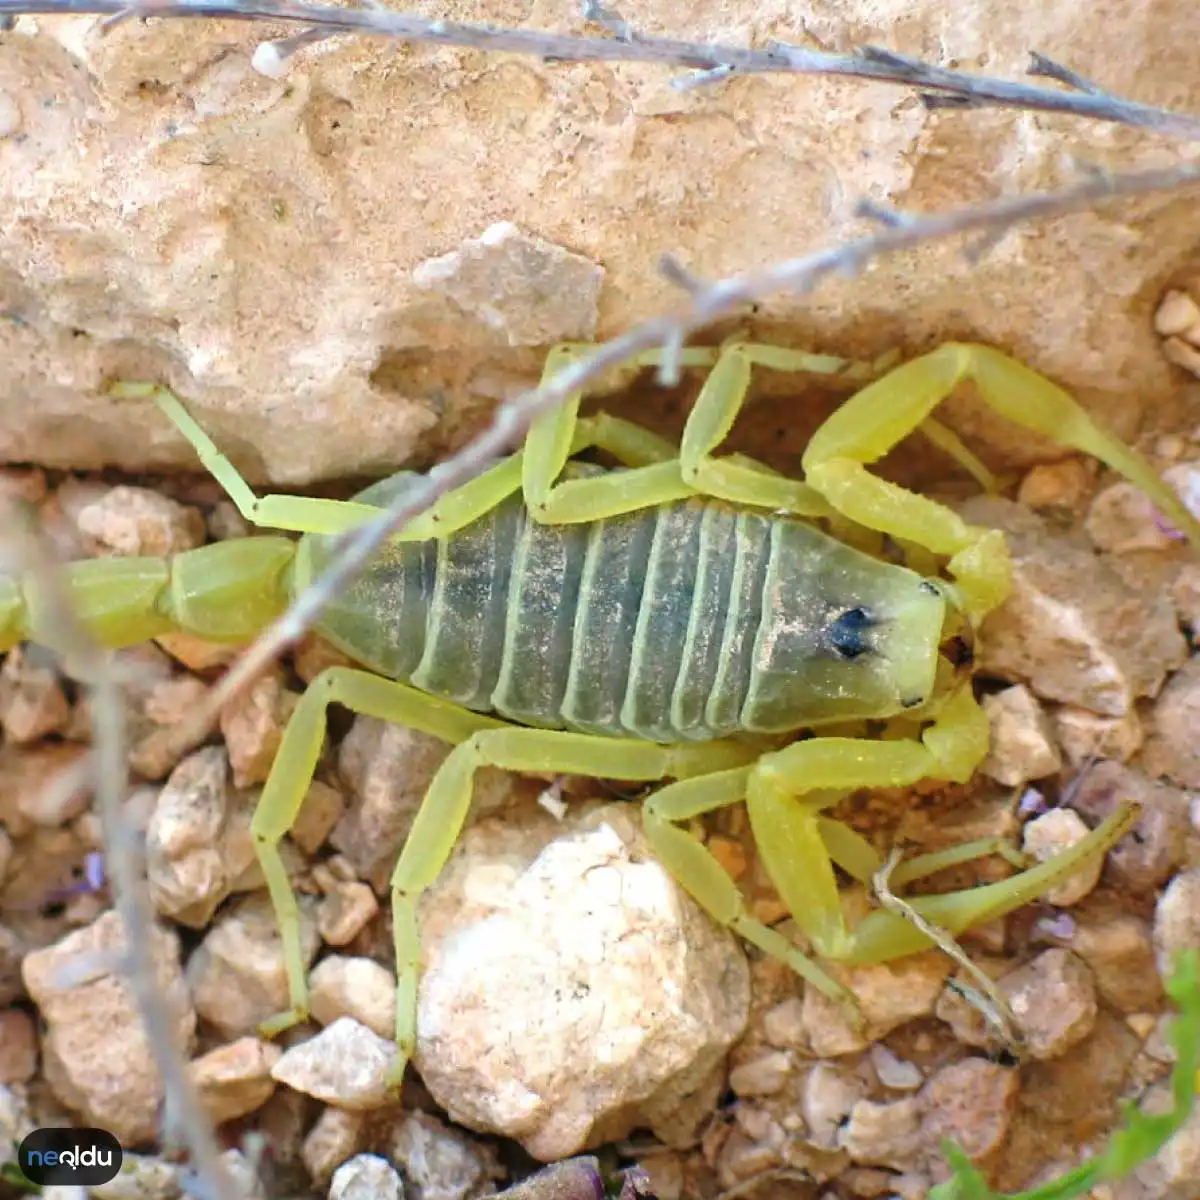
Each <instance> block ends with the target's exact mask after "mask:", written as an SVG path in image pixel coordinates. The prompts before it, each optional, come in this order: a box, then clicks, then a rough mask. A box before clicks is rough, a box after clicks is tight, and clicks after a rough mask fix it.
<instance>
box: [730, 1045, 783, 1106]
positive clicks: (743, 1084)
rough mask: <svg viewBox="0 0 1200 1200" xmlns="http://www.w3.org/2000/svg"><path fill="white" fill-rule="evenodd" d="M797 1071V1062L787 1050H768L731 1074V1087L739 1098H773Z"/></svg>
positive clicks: (740, 1064) (736, 1068) (741, 1065)
mask: <svg viewBox="0 0 1200 1200" xmlns="http://www.w3.org/2000/svg"><path fill="white" fill-rule="evenodd" d="M795 1069H796V1060H795V1058H794V1056H793V1055H792V1054H790V1053H789V1052H788V1051H786V1050H767V1051H765V1052H764V1053H763V1054H760V1055H758V1056H757V1057H756V1058H752V1059H750V1060H749V1061H747V1062H743V1063H739V1064H738V1065H737V1066H736V1067H734V1068H733V1069H732V1070H731V1071H730V1072H729V1087H730V1089H731V1090H732V1091H734V1092H736V1093H737V1095H739V1096H771V1095H774V1094H775V1093H776V1092H779V1091H781V1090H782V1089H783V1086H784V1084H785V1083H787V1081H788V1077H789V1076H790V1075H791V1074H792V1072H793V1071H795Z"/></svg>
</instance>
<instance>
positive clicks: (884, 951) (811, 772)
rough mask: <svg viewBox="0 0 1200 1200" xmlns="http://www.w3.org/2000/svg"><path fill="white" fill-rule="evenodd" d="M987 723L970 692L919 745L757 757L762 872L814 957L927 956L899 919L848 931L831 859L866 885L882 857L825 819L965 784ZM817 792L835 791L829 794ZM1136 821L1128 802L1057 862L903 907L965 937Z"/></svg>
mask: <svg viewBox="0 0 1200 1200" xmlns="http://www.w3.org/2000/svg"><path fill="white" fill-rule="evenodd" d="M986 739H987V722H986V718H985V717H984V716H983V713H982V712H981V711H980V709H979V707H978V705H977V704H976V703H975V700H974V698H973V696H972V695H971V692H970V690H969V687H964V688H962V689H960V690H959V691H958V692H956V693H954V695H953V696H952V697H951V698H950V699H949V700H948V701H947V702H946V704H945V705H944V706H943V707H942V709H941V711H940V712H939V714H938V716H937V718H936V719H935V721H934V723H933V724H932V725H931V726H930V727H929V728H928V729H926V730H925V731H924V733H923V734H922V737H921V740H920V741H919V742H918V741H907V742H905V741H895V742H879V741H863V740H859V739H855V738H830V737H819V738H813V739H811V740H809V741H803V742H796V743H794V744H793V745H791V746H787V747H785V748H783V749H782V750H778V751H774V752H772V753H769V754H765V755H763V757H762V758H760V759H759V760H758V762H757V763H756V764H755V765H754V767H753V768H752V769H751V772H750V776H749V779H748V781H747V784H746V803H747V811H748V813H749V816H750V826H751V829H752V830H753V832H754V840H755V845H756V846H757V848H758V853H759V856H760V859H761V861H762V863H763V866H764V867H765V868H766V871H767V874H768V876H769V877H770V879H771V881H772V883H773V884H774V885H775V887H776V889H777V890H778V892H779V894H780V897H781V898H782V899H783V902H784V903H785V904H786V905H787V907H788V909H789V911H790V912H791V913H792V915H793V917H794V919H795V921H796V924H797V925H799V926H800V928H801V929H802V930H803V931H804V933H805V934H806V936H807V937H808V939H809V941H810V942H811V943H812V946H813V949H814V950H815V952H816V953H817V954H818V955H819V956H821V957H823V958H827V959H830V960H832V961H835V962H841V963H846V964H862V963H875V962H886V961H889V960H891V959H895V958H902V957H904V956H905V955H908V954H914V953H916V952H917V951H919V950H924V949H927V948H928V947H929V946H930V945H931V942H930V939H929V938H928V937H926V936H925V934H924V933H922V932H921V931H920V930H918V929H917V928H916V927H915V926H913V925H912V924H910V923H909V922H908V921H906V920H905V919H904V918H903V917H900V916H898V915H896V914H893V913H890V912H884V911H876V912H872V913H871V914H870V915H869V916H867V917H866V918H864V919H863V920H862V921H861V922H859V923H858V925H857V926H856V927H855V928H854V929H853V930H850V929H849V928H848V927H847V924H846V921H845V917H844V915H843V911H842V907H841V901H840V898H839V895H838V890H837V883H836V880H835V878H834V874H833V869H832V864H831V861H830V860H831V859H832V860H833V861H836V862H838V863H839V864H840V865H842V866H843V867H845V868H846V869H848V870H849V871H850V873H851V874H852V875H853V876H855V877H856V878H858V879H860V880H863V881H864V882H868V881H869V880H870V878H871V875H872V874H873V873H874V870H877V869H878V866H879V860H878V858H877V857H876V855H875V853H874V851H873V850H872V849H871V848H870V846H869V845H868V844H867V843H866V841H865V840H864V839H862V838H860V837H858V835H857V834H854V833H853V832H852V831H850V830H847V829H845V828H844V827H842V826H840V825H839V823H838V822H835V821H831V820H829V819H828V818H826V817H824V816H822V815H821V813H820V810H821V808H823V807H825V806H827V805H828V804H829V802H830V798H831V797H832V798H834V799H836V797H837V796H838V795H839V794H841V793H844V792H845V791H846V790H848V789H854V788H862V787H904V786H910V785H911V784H914V783H916V782H917V781H918V780H919V779H922V778H926V777H932V778H937V779H951V780H956V781H962V780H963V779H965V778H968V777H969V776H970V774H971V771H972V770H973V769H974V765H975V763H976V762H977V761H978V755H979V754H980V753H981V751H980V747H981V746H986ZM813 789H832V790H831V791H830V792H829V793H828V794H826V795H816V796H814V794H813ZM1136 819H1137V809H1136V806H1133V805H1126V806H1124V807H1122V808H1121V809H1120V810H1119V811H1118V812H1117V813H1115V814H1114V815H1113V816H1112V817H1110V818H1109V819H1108V820H1107V821H1105V822H1104V823H1103V824H1102V825H1100V826H1099V827H1098V828H1096V829H1095V830H1093V831H1092V832H1091V833H1090V834H1088V836H1087V837H1085V838H1083V839H1082V840H1081V841H1079V842H1077V843H1076V844H1075V845H1073V846H1071V847H1070V848H1068V849H1067V850H1064V851H1063V852H1062V853H1060V854H1058V855H1056V856H1055V857H1053V858H1051V859H1048V860H1046V861H1045V862H1043V863H1039V864H1037V865H1036V866H1034V867H1031V868H1029V869H1028V870H1024V871H1021V872H1019V873H1018V874H1016V875H1014V876H1012V877H1011V878H1009V879H1006V880H1003V881H1001V882H999V883H992V884H985V885H982V886H979V887H974V888H967V889H964V890H962V891H958V892H950V893H948V894H946V895H940V896H922V897H916V898H910V899H908V900H906V903H907V904H909V905H910V906H911V907H912V908H914V909H915V910H916V911H917V912H919V913H920V914H921V915H922V916H924V917H926V918H927V919H929V920H930V921H933V922H935V923H936V924H938V925H940V926H942V927H943V928H945V929H946V930H948V931H949V932H950V933H961V932H962V931H963V930H964V929H968V928H970V927H972V926H974V925H978V924H981V923H983V922H985V921H989V920H992V919H994V918H996V917H1000V916H1003V915H1004V914H1006V913H1009V912H1012V911H1013V910H1014V909H1016V908H1020V907H1021V906H1022V905H1025V904H1028V903H1029V902H1030V901H1031V900H1033V899H1036V898H1037V897H1038V896H1040V895H1042V894H1043V893H1044V892H1046V891H1048V890H1050V889H1052V888H1053V887H1055V886H1056V885H1057V884H1058V883H1060V882H1061V881H1062V880H1063V879H1065V878H1067V877H1068V876H1069V875H1071V874H1072V873H1073V872H1074V871H1076V870H1077V869H1078V868H1079V867H1080V866H1081V865H1082V864H1083V863H1084V862H1086V861H1087V860H1088V859H1090V858H1092V857H1094V856H1096V855H1099V854H1102V853H1104V852H1105V851H1107V850H1108V849H1110V848H1111V847H1112V846H1113V845H1115V844H1116V843H1117V842H1118V841H1119V840H1120V839H1121V838H1122V837H1123V836H1124V835H1125V834H1126V833H1127V832H1128V831H1129V829H1130V827H1131V825H1132V824H1133V822H1134V821H1135V820H1136ZM994 848H996V847H992V846H989V844H988V843H987V842H976V843H971V844H969V845H968V846H967V847H955V848H954V849H953V850H952V851H949V852H945V853H935V854H932V855H922V856H921V857H919V858H916V859H913V860H912V863H911V864H910V865H909V866H908V869H907V873H902V872H904V871H905V868H904V866H901V867H900V868H899V869H898V871H897V875H898V876H899V878H900V879H901V880H906V881H911V880H912V879H914V878H917V877H919V876H921V875H924V874H928V873H931V872H932V871H933V870H938V869H941V867H943V866H947V865H950V864H951V863H952V862H953V861H956V859H955V856H956V855H964V856H966V857H975V856H976V855H977V854H979V853H986V852H988V851H989V850H990V849H994Z"/></svg>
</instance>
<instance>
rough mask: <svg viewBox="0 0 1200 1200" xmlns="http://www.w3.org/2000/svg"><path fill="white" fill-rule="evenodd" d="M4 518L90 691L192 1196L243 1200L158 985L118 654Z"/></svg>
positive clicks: (129, 948) (114, 835)
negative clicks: (131, 804) (130, 799)
mask: <svg viewBox="0 0 1200 1200" xmlns="http://www.w3.org/2000/svg"><path fill="white" fill-rule="evenodd" d="M0 517H2V518H3V519H2V520H0V527H2V528H3V529H4V540H5V544H6V549H7V550H8V551H9V553H11V554H12V555H13V556H14V557H15V559H16V560H17V562H18V563H19V564H20V567H21V570H22V573H23V574H24V575H25V576H26V578H28V579H29V580H30V581H31V582H32V584H33V585H34V586H35V587H36V589H37V596H38V602H39V606H40V610H41V613H42V619H43V620H44V622H45V629H46V632H47V634H48V638H47V641H48V642H49V643H50V644H52V645H53V646H54V647H55V648H56V649H57V650H58V651H59V652H60V653H61V654H63V655H64V657H65V658H66V660H67V662H68V663H69V665H70V669H71V672H72V674H73V675H75V676H76V678H78V679H79V680H80V681H81V682H82V683H84V685H85V686H86V689H87V696H88V704H89V708H90V711H91V717H92V740H93V743H94V747H93V750H92V752H91V754H90V755H89V759H90V760H91V762H92V764H93V768H94V769H93V773H92V775H91V776H90V778H91V780H93V781H94V789H95V801H96V810H97V812H98V815H99V817H100V825H101V831H102V833H103V837H104V850H105V870H106V873H107V876H108V880H109V883H110V886H111V889H112V896H113V907H114V908H115V909H116V910H117V913H118V915H119V916H120V918H121V926H122V930H123V933H124V942H125V950H124V953H123V955H122V956H121V963H120V967H121V970H122V973H123V974H124V975H125V978H126V980H127V981H128V984H129V988H130V990H131V991H132V993H133V996H134V1000H135V1001H136V1003H137V1006H138V1010H139V1012H140V1013H141V1018H142V1024H143V1026H144V1028H145V1030H146V1036H147V1038H148V1039H149V1041H150V1046H151V1049H152V1051H153V1054H154V1059H155V1062H156V1063H157V1064H158V1069H159V1071H160V1073H161V1074H162V1079H163V1091H164V1096H165V1108H166V1113H167V1120H168V1121H169V1122H174V1124H175V1127H176V1128H177V1129H178V1131H179V1135H180V1137H181V1139H182V1141H183V1144H184V1145H185V1146H186V1148H187V1150H188V1153H189V1155H190V1156H191V1164H192V1169H193V1171H194V1173H195V1177H196V1178H195V1183H194V1185H193V1189H192V1190H193V1191H194V1192H195V1193H196V1194H198V1195H202V1196H203V1197H204V1200H225V1198H226V1197H229V1198H230V1200H236V1197H237V1196H239V1195H240V1192H239V1191H236V1190H232V1187H233V1185H232V1181H231V1180H230V1179H229V1178H228V1172H227V1171H225V1169H224V1167H223V1165H222V1163H221V1161H220V1150H219V1149H218V1146H217V1142H216V1138H215V1137H214V1134H213V1128H212V1122H211V1121H209V1119H208V1115H207V1113H205V1111H204V1108H203V1107H202V1105H201V1104H200V1099H199V1097H198V1095H197V1094H196V1089H195V1087H194V1086H193V1085H192V1081H191V1077H190V1076H189V1074H188V1068H187V1062H186V1060H185V1058H184V1056H183V1053H182V1052H181V1050H180V1048H179V1046H178V1045H177V1044H176V1041H175V1021H174V1017H173V1015H172V1013H171V1012H170V1010H169V1009H168V1007H167V1005H166V1002H165V1000H164V998H163V996H162V994H161V992H160V990H159V987H158V977H157V973H156V971H155V967H154V959H153V957H152V954H151V930H152V929H153V927H154V913H153V911H152V910H151V908H150V905H149V902H148V900H147V897H146V888H145V878H144V874H145V873H144V871H143V864H142V856H141V852H140V848H139V847H140V843H139V840H138V834H137V833H136V831H135V830H133V829H132V828H130V825H129V822H128V820H127V819H126V816H125V810H124V805H125V797H126V794H127V792H128V781H129V777H128V768H127V764H126V745H127V738H126V730H125V705H124V701H123V698H122V695H121V681H120V679H119V678H118V675H117V672H116V670H115V668H114V665H113V662H112V659H111V656H110V655H108V654H106V653H105V652H104V651H102V650H100V649H99V648H98V647H97V646H96V645H95V644H94V643H93V642H92V641H91V639H90V638H89V637H88V636H87V634H86V633H85V631H84V630H83V629H82V628H81V626H80V625H79V623H78V621H76V619H75V615H74V613H73V612H72V611H71V607H70V603H69V601H68V598H67V595H66V593H65V591H64V590H63V587H62V585H61V574H60V572H59V569H58V564H57V563H56V562H55V561H54V559H53V557H52V556H51V555H50V554H49V552H48V551H47V549H46V547H45V545H44V544H43V543H42V541H41V539H40V538H38V537H37V536H36V534H35V533H34V532H33V530H32V529H31V528H30V523H29V522H28V520H26V519H25V518H24V516H23V514H20V513H18V512H17V510H16V509H15V506H12V505H9V506H6V509H5V511H2V512H0Z"/></svg>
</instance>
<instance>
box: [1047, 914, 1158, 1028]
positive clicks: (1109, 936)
mask: <svg viewBox="0 0 1200 1200" xmlns="http://www.w3.org/2000/svg"><path fill="white" fill-rule="evenodd" d="M1095 899H1096V898H1092V899H1091V900H1089V901H1088V903H1087V904H1086V906H1081V907H1080V908H1078V909H1076V910H1075V914H1074V916H1075V921H1074V924H1075V929H1074V932H1073V933H1072V935H1071V938H1070V942H1069V945H1070V949H1071V950H1073V951H1074V952H1075V953H1076V954H1078V955H1079V956H1080V957H1081V958H1082V959H1083V960H1084V961H1085V962H1086V963H1087V965H1088V966H1089V967H1091V969H1092V974H1093V975H1094V976H1095V979H1096V989H1097V991H1098V992H1099V993H1100V996H1101V998H1102V999H1103V1000H1104V1001H1106V1002H1107V1003H1108V1004H1110V1005H1111V1006H1112V1007H1113V1008H1115V1009H1117V1011H1118V1012H1123V1013H1131V1012H1145V1011H1146V1010H1148V1009H1153V1008H1154V1007H1156V1005H1157V1004H1158V1003H1159V1001H1160V1000H1161V998H1162V983H1161V982H1160V981H1159V976H1158V970H1157V968H1156V966H1155V960H1154V946H1153V943H1152V942H1151V940H1150V930H1149V928H1148V926H1147V924H1146V922H1145V921H1144V920H1142V919H1141V918H1140V917H1137V916H1134V914H1133V913H1129V912H1122V911H1120V910H1119V909H1117V908H1115V907H1114V906H1112V905H1111V904H1097V903H1095Z"/></svg>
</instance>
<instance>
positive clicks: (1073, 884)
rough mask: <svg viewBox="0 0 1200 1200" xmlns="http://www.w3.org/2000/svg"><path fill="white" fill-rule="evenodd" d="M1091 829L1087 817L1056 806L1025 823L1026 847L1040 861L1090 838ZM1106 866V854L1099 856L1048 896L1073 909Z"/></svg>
mask: <svg viewBox="0 0 1200 1200" xmlns="http://www.w3.org/2000/svg"><path fill="white" fill-rule="evenodd" d="M1090 832H1091V831H1090V830H1089V829H1088V827H1087V826H1086V825H1085V824H1084V822H1083V818H1082V817H1080V815H1079V814H1078V813H1077V812H1075V811H1074V810H1073V809H1070V808H1054V809H1051V810H1050V811H1049V812H1048V813H1045V814H1044V815H1043V816H1040V817H1036V818H1034V820H1032V821H1030V822H1029V824H1028V825H1026V826H1025V830H1024V834H1023V837H1022V848H1023V849H1024V851H1025V853H1026V854H1032V855H1033V856H1034V858H1036V859H1037V860H1038V861H1039V862H1045V861H1046V860H1047V859H1048V858H1052V857H1053V856H1054V855H1056V854H1059V853H1060V852H1062V851H1063V850H1067V849H1069V848H1070V847H1071V846H1074V845H1075V843H1076V842H1079V841H1081V840H1082V839H1083V838H1085V837H1087V835H1088V833H1090ZM1103 869H1104V857H1103V856H1102V855H1095V856H1094V857H1093V858H1091V859H1089V860H1088V861H1087V862H1085V863H1083V864H1081V865H1080V866H1079V868H1078V869H1077V870H1076V871H1075V872H1074V873H1073V874H1072V875H1071V876H1070V877H1069V878H1067V879H1064V880H1063V881H1062V883H1060V884H1059V885H1058V886H1057V887H1055V888H1052V889H1051V890H1050V891H1048V892H1047V893H1046V895H1045V897H1044V899H1045V900H1046V902H1047V903H1048V904H1053V905H1055V907H1057V908H1069V907H1070V906H1071V905H1072V904H1078V903H1079V901H1080V900H1082V899H1083V898H1084V896H1086V895H1087V894H1088V893H1089V892H1091V891H1092V889H1093V888H1094V887H1095V886H1096V884H1098V883H1099V882H1100V872H1101V871H1102V870H1103Z"/></svg>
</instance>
